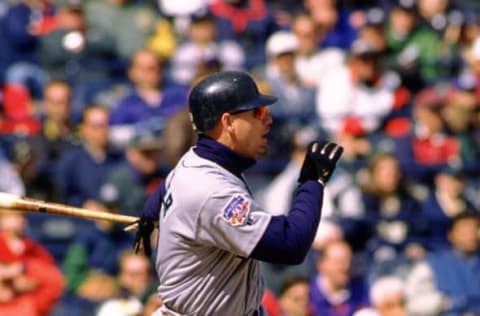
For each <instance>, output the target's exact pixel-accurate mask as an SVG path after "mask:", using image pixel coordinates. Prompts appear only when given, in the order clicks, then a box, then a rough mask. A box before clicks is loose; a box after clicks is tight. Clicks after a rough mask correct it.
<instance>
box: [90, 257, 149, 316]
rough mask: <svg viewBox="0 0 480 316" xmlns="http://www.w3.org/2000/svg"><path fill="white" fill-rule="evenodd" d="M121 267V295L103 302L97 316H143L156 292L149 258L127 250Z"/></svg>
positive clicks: (121, 261)
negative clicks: (149, 298) (150, 297)
mask: <svg viewBox="0 0 480 316" xmlns="http://www.w3.org/2000/svg"><path fill="white" fill-rule="evenodd" d="M119 266H120V271H119V272H118V276H117V282H118V285H119V287H120V295H119V296H118V297H115V298H111V299H108V300H107V301H105V302H103V303H102V304H101V305H100V307H99V309H98V312H97V313H96V315H97V316H109V315H115V316H138V315H142V311H143V309H144V303H145V301H146V299H147V298H148V297H149V296H150V295H151V294H152V293H154V292H155V282H154V281H153V275H152V264H151V262H150V260H149V259H148V258H147V257H145V256H143V255H140V254H135V253H134V252H133V251H130V250H127V251H125V252H124V253H122V254H121V256H120V259H119Z"/></svg>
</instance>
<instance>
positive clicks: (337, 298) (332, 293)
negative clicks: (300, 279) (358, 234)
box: [309, 241, 369, 316]
mask: <svg viewBox="0 0 480 316" xmlns="http://www.w3.org/2000/svg"><path fill="white" fill-rule="evenodd" d="M351 269H352V251H351V248H350V246H349V245H348V244H347V243H346V242H344V241H334V242H332V243H329V244H327V245H326V246H325V248H324V249H323V250H322V251H321V252H320V254H319V258H318V261H317V271H318V272H317V274H316V275H315V276H314V277H313V278H312V279H311V282H310V294H309V297H310V303H311V304H312V307H313V309H314V315H318V316H320V315H322V316H343V315H345V316H346V315H352V314H353V313H354V312H355V311H357V310H360V309H361V308H363V307H366V306H368V304H369V303H368V289H367V287H366V284H365V283H364V282H363V281H362V280H361V279H356V278H352V276H351Z"/></svg>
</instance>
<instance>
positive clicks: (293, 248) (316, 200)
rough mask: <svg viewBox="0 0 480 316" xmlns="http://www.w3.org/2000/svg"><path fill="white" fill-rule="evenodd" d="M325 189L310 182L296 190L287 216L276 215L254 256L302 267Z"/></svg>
mask: <svg viewBox="0 0 480 316" xmlns="http://www.w3.org/2000/svg"><path fill="white" fill-rule="evenodd" d="M322 202H323V186H322V185H321V184H320V183H318V182H317V181H307V182H305V183H303V184H302V185H300V186H299V187H298V188H297V191H296V193H295V197H294V200H293V206H292V209H291V210H290V212H289V214H288V216H284V215H281V216H273V217H272V219H271V221H270V223H269V224H268V226H267V229H266V230H265V232H264V233H263V236H262V238H261V239H260V241H259V242H258V244H257V245H256V247H255V249H254V250H253V252H252V254H251V257H252V258H255V259H258V260H261V261H267V262H271V263H276V264H300V263H302V262H303V260H304V259H305V256H306V255H307V253H308V251H309V250H310V247H311V246H312V243H313V239H314V238H315V234H316V232H317V228H318V224H319V222H320V215H321V209H322Z"/></svg>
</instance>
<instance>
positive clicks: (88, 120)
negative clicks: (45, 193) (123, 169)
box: [55, 106, 123, 206]
mask: <svg viewBox="0 0 480 316" xmlns="http://www.w3.org/2000/svg"><path fill="white" fill-rule="evenodd" d="M108 118H109V113H108V110H106V109H105V108H102V107H98V106H92V107H88V108H86V109H85V111H84V113H83V120H82V123H81V125H80V131H79V132H80V133H79V136H80V139H81V142H80V145H78V146H75V147H72V148H71V149H69V150H67V151H65V152H64V154H63V155H62V156H61V157H60V159H59V161H58V164H57V167H56V179H55V181H56V185H57V187H58V188H59V189H60V190H61V192H60V193H61V196H62V197H63V199H64V201H66V202H67V203H68V204H70V205H75V206H81V205H82V204H83V203H85V202H86V201H88V200H90V199H93V200H95V199H98V192H99V189H100V187H101V185H102V184H103V183H104V182H105V180H106V178H107V176H108V174H110V172H111V170H112V169H113V167H114V166H115V165H117V164H118V163H119V162H120V160H121V159H122V158H123V157H122V155H121V154H119V153H117V152H112V151H111V149H110V148H109V140H108V128H109V125H108Z"/></svg>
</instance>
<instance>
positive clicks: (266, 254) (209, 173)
mask: <svg viewBox="0 0 480 316" xmlns="http://www.w3.org/2000/svg"><path fill="white" fill-rule="evenodd" d="M275 101H276V98H275V97H273V96H268V95H262V94H260V93H259V92H258V89H257V86H256V84H255V82H254V81H253V79H252V78H251V77H250V76H249V75H248V74H247V73H244V72H238V71H225V72H219V73H216V74H213V75H211V76H209V77H207V78H205V79H203V80H202V81H200V82H199V83H198V84H197V85H196V86H194V87H193V89H192V91H191V93H190V96H189V107H190V112H191V116H192V121H193V124H194V127H195V129H196V131H197V133H198V134H199V138H198V141H197V143H196V144H195V145H194V146H193V147H192V148H191V149H190V150H189V151H188V152H187V153H186V154H185V155H184V156H183V157H182V158H181V159H180V160H179V162H178V163H177V165H176V167H175V168H174V169H173V170H172V171H171V172H170V174H169V175H168V177H167V179H166V181H165V185H164V186H162V188H161V189H159V190H158V191H157V192H156V194H155V195H154V196H153V197H151V198H150V199H149V200H148V201H147V203H146V204H145V209H144V214H143V216H142V218H141V220H140V230H139V233H138V234H137V241H136V245H135V246H136V247H137V249H138V246H139V244H141V243H142V242H145V244H144V249H145V250H147V251H148V248H149V246H150V245H149V244H148V240H149V238H148V237H149V235H150V232H151V230H152V227H153V225H152V223H153V221H158V222H159V234H158V243H157V257H156V269H157V273H158V278H159V287H158V293H159V295H160V297H161V298H162V299H163V302H164V304H163V306H162V307H161V308H160V309H159V310H158V311H157V312H156V313H155V314H154V315H209V316H212V315H222V316H225V315H229V316H234V315H266V314H265V312H264V311H263V309H262V307H261V300H262V296H263V292H264V283H263V279H262V276H261V274H260V269H259V262H258V261H259V260H262V261H267V262H271V263H278V264H299V263H301V262H302V261H303V260H304V258H305V256H306V254H307V252H308V250H309V248H310V247H311V244H312V241H313V238H314V236H315V232H316V230H317V226H318V223H319V220H320V213H321V207H322V197H323V188H324V186H325V184H326V182H327V181H328V179H329V177H330V175H331V174H332V172H333V170H334V168H335V165H336V162H337V160H338V159H339V158H340V156H341V154H342V151H343V149H342V147H340V146H338V145H337V144H334V143H328V142H314V143H312V144H310V146H309V148H308V153H307V154H306V157H305V161H304V164H303V167H302V169H301V172H300V176H299V187H298V189H297V191H296V193H295V197H294V199H293V206H292V209H291V211H290V213H289V214H288V216H272V215H270V214H269V213H267V212H265V211H264V210H263V209H262V206H261V205H259V204H258V203H257V202H255V200H254V199H253V197H252V194H251V191H250V189H249V187H248V185H247V183H246V181H245V179H244V177H243V175H242V173H243V171H244V170H245V169H247V168H248V167H251V166H252V165H253V164H254V163H255V159H256V158H259V157H262V156H263V155H265V154H266V153H267V149H268V145H267V137H266V136H267V134H268V132H269V129H270V125H271V124H272V118H271V116H270V115H269V113H268V106H269V105H271V104H273V103H275Z"/></svg>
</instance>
